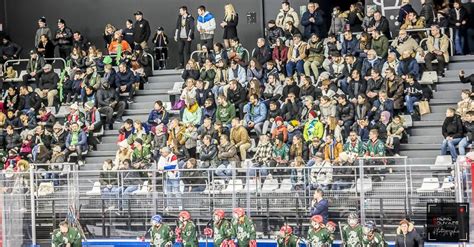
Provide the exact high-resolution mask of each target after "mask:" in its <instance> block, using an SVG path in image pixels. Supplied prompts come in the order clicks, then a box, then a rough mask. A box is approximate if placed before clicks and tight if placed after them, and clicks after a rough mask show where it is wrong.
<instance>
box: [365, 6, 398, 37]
mask: <svg viewBox="0 0 474 247" xmlns="http://www.w3.org/2000/svg"><path fill="white" fill-rule="evenodd" d="M372 30H377V31H379V32H380V33H383V35H385V37H387V39H389V40H390V39H392V35H391V33H390V24H389V22H388V20H387V18H386V17H385V16H382V13H380V12H379V11H375V12H374V19H372V21H371V22H370V28H369V30H368V31H369V32H372Z"/></svg>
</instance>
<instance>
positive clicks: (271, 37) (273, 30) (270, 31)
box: [267, 20, 285, 48]
mask: <svg viewBox="0 0 474 247" xmlns="http://www.w3.org/2000/svg"><path fill="white" fill-rule="evenodd" d="M284 36H285V33H284V32H283V29H282V28H281V27H277V25H276V24H275V20H269V21H268V23H267V41H268V44H270V46H271V47H272V48H273V47H274V45H275V43H276V41H277V39H278V38H280V37H284Z"/></svg>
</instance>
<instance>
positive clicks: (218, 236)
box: [204, 209, 235, 247]
mask: <svg viewBox="0 0 474 247" xmlns="http://www.w3.org/2000/svg"><path fill="white" fill-rule="evenodd" d="M224 216H225V213H224V210H222V209H216V210H214V214H213V216H212V221H213V229H211V228H209V227H206V228H205V229H204V235H206V237H211V236H212V235H213V234H214V246H216V247H235V243H234V240H232V224H231V223H230V221H228V220H227V219H225V217H224Z"/></svg>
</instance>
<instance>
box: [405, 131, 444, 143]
mask: <svg viewBox="0 0 474 247" xmlns="http://www.w3.org/2000/svg"><path fill="white" fill-rule="evenodd" d="M440 132H441V131H440ZM433 134H434V133H433ZM442 141H443V137H442V136H441V134H440V135H439V136H410V138H408V143H409V144H440V143H441V142H442Z"/></svg>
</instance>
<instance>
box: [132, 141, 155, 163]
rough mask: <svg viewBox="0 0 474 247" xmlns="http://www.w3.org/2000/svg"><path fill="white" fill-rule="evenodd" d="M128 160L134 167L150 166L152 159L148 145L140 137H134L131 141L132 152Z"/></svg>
mask: <svg viewBox="0 0 474 247" xmlns="http://www.w3.org/2000/svg"><path fill="white" fill-rule="evenodd" d="M130 160H131V162H132V165H133V167H134V168H135V169H148V168H150V167H151V161H152V155H151V151H150V145H148V144H145V143H144V142H143V140H142V139H140V138H136V139H135V140H134V142H133V152H132V156H131V159H130Z"/></svg>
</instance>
